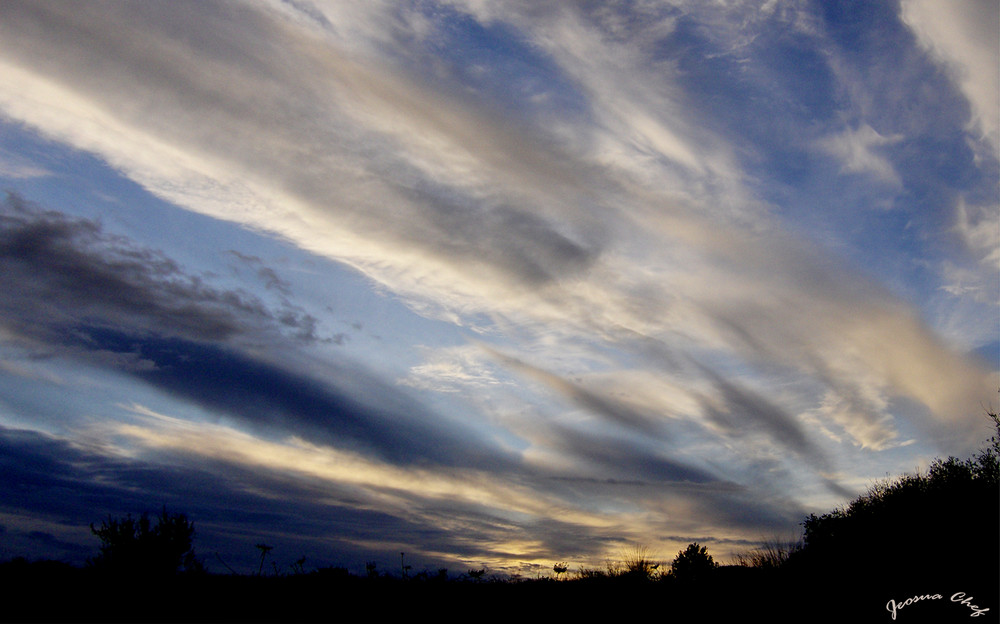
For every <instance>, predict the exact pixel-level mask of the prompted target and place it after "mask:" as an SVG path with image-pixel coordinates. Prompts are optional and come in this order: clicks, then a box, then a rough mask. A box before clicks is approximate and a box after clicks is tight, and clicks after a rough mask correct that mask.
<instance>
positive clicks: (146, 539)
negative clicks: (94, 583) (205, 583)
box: [90, 508, 201, 576]
mask: <svg viewBox="0 0 1000 624" xmlns="http://www.w3.org/2000/svg"><path fill="white" fill-rule="evenodd" d="M90 530H91V532H92V533H93V534H94V535H96V536H97V537H98V538H100V540H101V546H100V554H99V555H98V556H97V557H95V558H94V559H92V560H91V561H90V563H91V565H92V566H93V567H95V568H96V569H98V570H101V571H104V572H110V573H114V574H120V575H157V576H165V575H172V574H175V573H176V572H178V570H181V569H184V570H187V571H196V570H200V569H201V566H200V564H199V562H198V561H197V559H196V558H195V555H194V549H193V547H192V541H193V540H194V525H193V524H192V523H191V522H190V521H189V520H188V519H187V516H185V515H184V514H170V513H167V510H166V508H164V509H163V510H162V511H161V512H160V514H159V515H158V516H156V519H155V523H154V522H153V521H151V520H150V517H149V513H148V512H143V514H142V515H141V516H140V517H139V518H134V517H132V515H131V514H129V515H127V516H126V517H124V518H112V517H110V516H109V517H108V519H107V520H105V521H103V522H101V526H100V527H99V528H98V527H95V526H94V525H93V524H91V525H90Z"/></svg>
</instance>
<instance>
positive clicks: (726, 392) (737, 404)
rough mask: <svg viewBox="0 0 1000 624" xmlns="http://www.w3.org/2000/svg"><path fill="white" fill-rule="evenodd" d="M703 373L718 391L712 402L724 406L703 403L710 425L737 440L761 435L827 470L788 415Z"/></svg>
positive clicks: (711, 373) (825, 461) (827, 463)
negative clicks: (716, 400)
mask: <svg viewBox="0 0 1000 624" xmlns="http://www.w3.org/2000/svg"><path fill="white" fill-rule="evenodd" d="M703 370H705V373H706V374H707V375H708V376H709V377H710V378H711V379H712V380H713V382H714V384H715V387H716V389H717V390H718V395H717V396H716V397H715V398H716V399H721V400H722V401H723V402H724V405H723V406H721V407H720V406H718V405H717V404H716V403H715V401H713V400H705V401H703V407H704V410H705V414H706V416H708V418H710V419H711V420H712V422H714V423H715V424H717V425H719V426H720V427H722V428H723V429H725V430H726V431H727V432H728V433H729V434H730V435H733V436H735V437H738V438H742V437H745V436H749V435H755V434H763V435H765V436H767V437H768V438H770V439H771V440H773V441H775V442H778V443H780V444H782V445H783V446H784V447H785V448H787V449H789V450H791V451H793V452H794V453H795V454H797V455H799V456H800V457H802V458H803V459H805V460H807V461H808V462H810V463H811V465H812V466H813V467H816V468H820V469H823V468H829V466H830V460H829V458H827V457H826V455H824V453H823V452H822V451H821V450H820V449H819V447H817V446H816V445H815V444H814V443H813V442H812V440H810V439H809V436H808V435H807V434H806V432H805V430H804V429H803V428H802V426H801V425H800V424H799V422H798V421H797V420H795V419H794V418H793V417H792V416H791V415H789V414H788V413H787V412H785V411H784V410H783V409H781V408H780V407H778V406H777V405H775V404H773V403H771V402H770V401H768V400H767V399H765V398H764V397H762V396H760V395H759V394H757V393H756V392H753V391H751V390H748V389H746V388H741V387H739V386H738V385H736V384H734V383H732V382H730V381H728V380H726V379H723V378H722V376H720V375H718V374H717V373H715V372H714V371H709V370H708V369H703Z"/></svg>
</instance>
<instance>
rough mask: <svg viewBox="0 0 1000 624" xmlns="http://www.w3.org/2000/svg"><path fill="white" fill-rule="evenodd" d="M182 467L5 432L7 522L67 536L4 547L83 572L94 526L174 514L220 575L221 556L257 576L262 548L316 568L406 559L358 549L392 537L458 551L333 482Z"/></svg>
mask: <svg viewBox="0 0 1000 624" xmlns="http://www.w3.org/2000/svg"><path fill="white" fill-rule="evenodd" d="M152 459H155V456H154V457H153V458H152ZM176 462H177V458H176V457H175V458H174V463H173V464H170V463H150V462H149V461H146V460H141V459H135V458H112V457H108V456H105V455H103V454H101V453H100V452H98V451H96V450H95V449H87V448H83V447H81V446H79V445H77V444H73V443H70V442H69V441H67V440H65V439H62V438H57V437H53V436H48V435H45V434H41V433H38V432H34V431H26V430H17V429H9V428H5V427H0V468H2V471H3V475H4V478H3V479H0V513H9V514H16V515H21V514H25V515H30V516H32V517H35V518H39V519H43V520H45V521H46V522H49V523H51V524H52V525H53V526H62V527H66V532H67V535H63V536H60V535H54V534H53V533H52V531H51V530H46V531H42V530H37V529H35V530H25V531H22V530H20V529H8V530H7V533H6V534H5V535H4V538H5V540H6V541H7V542H8V543H9V544H13V546H16V547H17V549H18V550H17V552H16V554H19V555H26V556H29V557H30V556H32V553H39V554H40V555H42V556H46V557H56V558H60V559H64V560H67V561H70V562H72V563H83V561H84V560H85V559H86V557H88V556H93V555H94V554H96V552H97V546H98V542H97V539H96V538H94V537H93V536H91V535H90V533H89V529H88V528H87V527H89V525H90V523H99V522H100V521H101V520H102V519H104V518H106V517H108V516H109V515H111V516H114V517H119V516H123V515H125V514H129V513H130V514H133V515H136V514H140V513H142V512H143V511H150V512H156V511H158V510H159V509H160V508H161V507H163V506H166V507H167V509H168V510H170V511H177V512H183V513H185V514H187V515H188V517H189V518H190V519H191V520H192V522H193V523H194V525H195V530H196V536H195V549H196V551H198V552H199V553H200V554H201V555H202V556H203V558H205V559H206V563H207V564H208V565H209V567H210V569H216V570H219V568H220V567H221V564H219V562H218V560H216V559H214V558H212V557H211V553H213V552H223V553H226V556H225V557H224V560H225V561H226V562H227V563H228V564H229V565H232V566H235V567H236V568H237V569H238V571H242V572H250V571H252V570H253V569H255V568H253V567H252V564H253V563H254V557H255V556H256V554H255V553H256V551H255V550H254V547H253V545H254V544H255V543H258V542H260V541H265V542H266V543H268V544H270V545H272V546H275V557H276V559H277V560H278V561H282V560H284V561H282V562H281V565H282V566H284V565H286V564H288V563H290V562H292V561H294V560H296V559H297V558H298V557H299V556H301V555H303V554H305V555H307V556H308V557H309V562H310V565H313V566H320V565H344V564H347V563H352V564H355V563H357V562H360V561H365V560H372V559H378V556H379V554H381V555H383V561H386V562H387V563H388V562H390V561H392V558H391V557H392V556H395V557H398V553H397V551H396V550H395V548H391V549H389V550H391V551H392V552H391V553H389V552H382V550H381V549H380V548H379V547H370V548H368V549H367V550H366V549H362V548H361V547H358V546H355V545H354V544H355V543H358V542H365V543H378V542H379V541H380V540H382V539H383V538H384V537H385V536H386V535H392V536H393V539H394V540H397V539H398V540H399V541H401V542H402V543H411V544H414V545H417V544H421V545H423V544H424V543H432V544H439V545H441V546H442V550H441V552H447V551H448V547H449V545H450V544H449V540H448V534H447V532H446V531H444V530H443V529H440V528H439V527H435V526H433V525H429V524H426V523H421V522H420V521H418V520H417V519H415V518H412V517H410V518H402V517H396V516H393V515H390V514H386V513H383V512H380V511H377V510H372V509H364V508H361V506H360V505H359V501H358V500H356V499H353V498H352V496H351V494H350V492H349V491H347V490H346V489H344V488H340V487H338V486H336V485H333V484H330V483H328V482H324V483H322V484H318V483H313V482H312V481H310V480H309V479H305V478H292V477H289V476H288V475H283V474H281V473H277V472H269V471H266V470H260V469H250V468H248V467H245V466H240V465H237V464H231V463H227V462H221V461H218V460H204V459H198V458H194V457H188V458H186V461H185V462H184V463H183V464H177V463H176ZM264 492H266V494H263V493H264ZM317 501H322V502H317ZM68 535H72V536H76V537H77V538H79V539H77V540H75V541H73V540H71V539H69V538H68V537H67V536H68ZM433 562H434V563H442V564H444V565H447V562H443V561H442V560H440V559H435V560H434V561H433ZM219 571H222V570H219Z"/></svg>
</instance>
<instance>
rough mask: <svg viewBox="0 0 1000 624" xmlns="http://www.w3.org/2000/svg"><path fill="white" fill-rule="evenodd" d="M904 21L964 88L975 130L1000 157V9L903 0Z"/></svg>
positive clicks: (965, 0) (984, 0)
mask: <svg viewBox="0 0 1000 624" xmlns="http://www.w3.org/2000/svg"><path fill="white" fill-rule="evenodd" d="M902 17H903V19H904V21H905V22H906V23H907V25H908V26H909V27H910V28H911V29H913V31H914V33H915V34H916V35H917V38H918V40H919V41H920V43H921V44H922V45H923V46H924V47H925V48H927V49H928V50H929V51H930V52H931V53H932V54H933V55H934V56H935V57H936V58H937V59H938V60H939V61H940V62H942V63H943V64H944V65H945V66H946V67H947V69H948V71H949V72H950V73H951V74H952V76H953V80H954V81H955V82H956V83H957V84H958V85H959V87H960V88H961V89H962V92H963V93H964V94H965V97H966V99H968V101H969V105H970V106H971V108H972V118H971V119H970V121H969V123H970V130H972V131H973V132H975V133H976V134H977V135H978V137H977V138H981V139H983V140H985V141H986V142H987V143H988V144H989V145H990V146H992V148H993V157H994V158H996V157H998V156H1000V38H998V37H997V32H998V31H1000V4H997V2H996V1H995V0H904V1H903V3H902Z"/></svg>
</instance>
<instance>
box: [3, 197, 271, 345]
mask: <svg viewBox="0 0 1000 624" xmlns="http://www.w3.org/2000/svg"><path fill="white" fill-rule="evenodd" d="M0 311H2V312H3V317H2V321H0V322H2V323H3V324H4V325H6V326H7V327H8V329H12V330H15V331H16V332H17V333H18V334H21V335H24V336H28V337H32V338H35V339H41V340H43V341H54V342H58V341H59V340H60V338H59V337H58V335H59V334H60V333H62V332H65V331H66V330H67V328H69V327H71V326H72V325H74V324H76V323H79V322H81V321H84V320H87V321H88V322H91V323H95V322H100V323H103V324H105V325H107V326H109V327H112V326H113V327H129V328H131V329H132V330H133V331H137V332H138V331H154V330H155V331H157V332H162V333H170V334H175V335H181V336H185V337H188V338H191V339H199V340H224V339H227V338H230V337H233V336H235V335H237V334H239V333H241V332H244V331H246V330H247V329H250V328H254V329H258V330H259V328H260V327H261V326H262V325H266V324H267V323H270V322H271V321H272V315H271V313H270V312H269V311H268V310H267V309H265V308H264V306H263V305H262V304H261V303H260V302H259V301H257V300H256V299H255V298H254V297H253V296H251V295H249V294H247V293H242V292H236V291H224V290H218V289H214V288H211V287H210V286H208V285H206V284H204V283H203V282H202V280H201V278H199V277H194V276H190V275H187V274H185V273H184V272H183V270H182V269H181V267H180V266H179V265H177V263H175V262H174V261H172V260H171V259H169V258H167V257H166V256H164V255H163V254H161V253H159V252H156V251H153V250H149V249H144V248H141V247H139V246H136V245H135V244H133V243H132V242H130V241H129V240H127V239H125V238H122V237H116V236H111V235H109V234H106V233H105V232H104V231H103V228H102V226H101V224H100V223H99V222H96V221H91V220H85V219H76V218H73V217H70V216H68V215H65V214H62V213H59V212H54V211H46V210H42V209H40V208H39V207H37V206H34V205H32V204H30V203H29V202H27V201H25V200H24V199H22V198H21V197H20V196H18V195H14V194H8V195H7V197H6V199H5V200H4V201H3V203H2V204H0Z"/></svg>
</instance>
